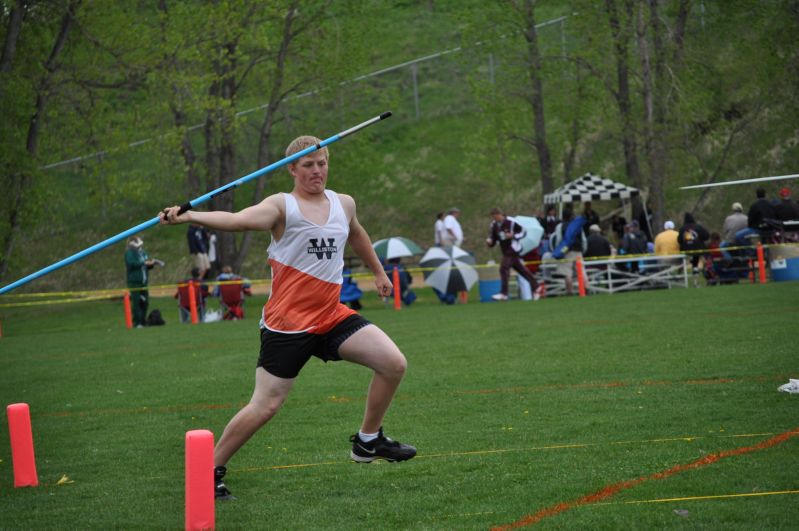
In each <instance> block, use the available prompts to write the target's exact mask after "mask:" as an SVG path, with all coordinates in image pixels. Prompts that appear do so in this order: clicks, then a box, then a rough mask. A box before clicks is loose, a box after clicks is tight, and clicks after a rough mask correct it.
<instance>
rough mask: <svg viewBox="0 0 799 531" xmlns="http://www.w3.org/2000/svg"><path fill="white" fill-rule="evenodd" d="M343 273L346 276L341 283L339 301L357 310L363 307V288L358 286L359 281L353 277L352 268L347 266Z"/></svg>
mask: <svg viewBox="0 0 799 531" xmlns="http://www.w3.org/2000/svg"><path fill="white" fill-rule="evenodd" d="M341 274H342V276H343V277H344V278H343V280H342V283H341V295H340V296H339V301H340V302H343V303H344V304H346V305H347V306H349V307H350V308H352V309H353V310H355V311H356V312H357V311H358V310H360V309H361V308H363V306H362V305H361V297H362V296H363V292H362V291H361V288H359V287H358V283H357V282H355V280H354V279H353V278H352V269H350V268H349V267H345V268H344V269H343V270H342V271H341Z"/></svg>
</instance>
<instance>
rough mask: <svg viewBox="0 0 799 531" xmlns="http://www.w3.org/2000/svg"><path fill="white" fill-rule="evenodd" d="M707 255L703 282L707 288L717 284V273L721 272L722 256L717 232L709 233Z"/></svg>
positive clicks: (719, 237)
mask: <svg viewBox="0 0 799 531" xmlns="http://www.w3.org/2000/svg"><path fill="white" fill-rule="evenodd" d="M707 249H708V251H709V252H708V254H707V258H706V264H705V269H704V273H705V280H706V281H707V284H708V285H709V286H715V285H716V284H718V283H719V280H720V279H719V272H720V271H721V261H722V260H723V258H724V256H723V255H722V252H721V234H719V233H718V232H711V233H710V241H709V242H708V245H707Z"/></svg>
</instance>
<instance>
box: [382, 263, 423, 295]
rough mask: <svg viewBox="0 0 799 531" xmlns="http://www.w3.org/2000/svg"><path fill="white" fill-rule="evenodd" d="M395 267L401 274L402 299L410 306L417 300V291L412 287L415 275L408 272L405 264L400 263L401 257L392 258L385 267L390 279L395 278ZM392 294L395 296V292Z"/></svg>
mask: <svg viewBox="0 0 799 531" xmlns="http://www.w3.org/2000/svg"><path fill="white" fill-rule="evenodd" d="M394 268H397V273H398V274H399V285H400V299H401V300H402V303H403V304H404V305H405V306H410V305H411V304H413V301H415V300H416V293H414V292H413V290H412V289H411V287H410V286H411V283H412V282H413V277H412V276H411V274H410V273H408V270H407V269H405V266H404V265H402V264H401V263H400V259H399V258H392V259H390V260H389V261H388V264H386V267H385V270H386V275H387V276H388V278H389V279H393V278H394V276H393V275H394ZM392 282H393V280H392ZM391 296H393V294H392V295H391Z"/></svg>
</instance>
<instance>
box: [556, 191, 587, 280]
mask: <svg viewBox="0 0 799 531" xmlns="http://www.w3.org/2000/svg"><path fill="white" fill-rule="evenodd" d="M584 224H585V218H584V217H582V216H577V217H574V213H573V211H572V208H571V206H569V207H566V208H565V209H564V210H563V221H561V222H560V223H558V226H557V227H556V228H555V232H554V234H552V238H551V243H552V257H553V258H555V259H556V260H561V262H560V263H558V265H557V267H556V271H557V273H558V274H560V275H561V276H562V277H563V279H564V282H565V284H566V294H567V295H571V294H572V293H573V292H574V268H575V262H576V261H577V259H578V258H582V256H583V251H585V249H586V247H587V245H588V242H587V239H586V237H585V233H584V232H583V225H584Z"/></svg>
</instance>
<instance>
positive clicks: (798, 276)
mask: <svg viewBox="0 0 799 531" xmlns="http://www.w3.org/2000/svg"><path fill="white" fill-rule="evenodd" d="M770 265H771V278H773V279H774V281H775V282H781V281H784V280H799V257H795V258H781V259H779V260H772V261H771V264H770ZM480 296H481V297H482V296H483V288H482V287H480Z"/></svg>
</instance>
